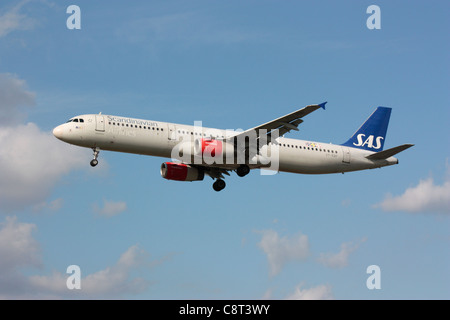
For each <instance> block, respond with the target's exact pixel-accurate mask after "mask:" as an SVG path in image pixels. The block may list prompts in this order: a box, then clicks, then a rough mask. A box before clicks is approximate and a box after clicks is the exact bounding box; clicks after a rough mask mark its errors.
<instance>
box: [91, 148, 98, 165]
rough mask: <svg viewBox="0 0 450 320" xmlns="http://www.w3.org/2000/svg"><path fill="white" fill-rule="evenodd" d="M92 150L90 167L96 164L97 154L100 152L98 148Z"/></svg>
mask: <svg viewBox="0 0 450 320" xmlns="http://www.w3.org/2000/svg"><path fill="white" fill-rule="evenodd" d="M92 150H94V159H92V160H91V167H95V166H96V165H98V160H97V158H98V154H99V153H100V148H92Z"/></svg>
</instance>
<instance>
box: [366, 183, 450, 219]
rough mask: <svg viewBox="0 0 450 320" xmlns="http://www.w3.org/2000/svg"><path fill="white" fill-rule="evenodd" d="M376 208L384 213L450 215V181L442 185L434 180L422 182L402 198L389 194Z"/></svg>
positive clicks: (409, 189) (406, 192) (407, 190)
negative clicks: (403, 212) (404, 212)
mask: <svg viewBox="0 0 450 320" xmlns="http://www.w3.org/2000/svg"><path fill="white" fill-rule="evenodd" d="M374 207H376V208H381V209H383V210H384V211H406V212H422V213H446V214H448V213H450V179H448V178H447V179H446V181H445V182H444V183H443V184H442V185H437V184H435V183H434V181H433V179H432V178H429V179H426V180H420V182H419V184H418V185H417V186H415V187H411V188H408V189H406V191H405V192H404V193H403V194H402V195H400V196H392V195H391V194H388V195H387V196H386V198H385V199H384V200H383V201H382V202H381V203H379V204H376V205H375V206H374Z"/></svg>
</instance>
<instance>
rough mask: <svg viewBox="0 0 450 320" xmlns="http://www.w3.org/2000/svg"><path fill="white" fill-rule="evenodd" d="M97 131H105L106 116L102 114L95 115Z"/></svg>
mask: <svg viewBox="0 0 450 320" xmlns="http://www.w3.org/2000/svg"><path fill="white" fill-rule="evenodd" d="M95 131H101V132H104V131H105V116H102V115H100V114H96V115H95Z"/></svg>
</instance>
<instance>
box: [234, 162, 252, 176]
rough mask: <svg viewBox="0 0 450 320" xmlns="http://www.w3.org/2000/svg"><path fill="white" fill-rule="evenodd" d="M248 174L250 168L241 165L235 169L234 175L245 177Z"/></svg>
mask: <svg viewBox="0 0 450 320" xmlns="http://www.w3.org/2000/svg"><path fill="white" fill-rule="evenodd" d="M249 172H250V168H249V166H248V165H246V164H242V165H240V166H239V168H237V169H236V173H237V175H238V176H239V177H245V176H246V175H248V174H249Z"/></svg>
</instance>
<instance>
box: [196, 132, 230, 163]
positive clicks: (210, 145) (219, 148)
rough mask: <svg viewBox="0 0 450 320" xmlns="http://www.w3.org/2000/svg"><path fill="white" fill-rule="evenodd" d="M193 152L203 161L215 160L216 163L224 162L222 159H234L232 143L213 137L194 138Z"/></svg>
mask: <svg viewBox="0 0 450 320" xmlns="http://www.w3.org/2000/svg"><path fill="white" fill-rule="evenodd" d="M194 153H195V155H196V156H201V157H202V158H203V160H204V161H206V162H208V163H209V162H211V161H208V160H216V161H217V162H218V163H224V162H223V160H224V159H228V160H231V161H232V160H233V159H234V145H232V144H229V143H225V142H223V141H220V140H215V139H203V138H200V139H196V140H195V142H194Z"/></svg>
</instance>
